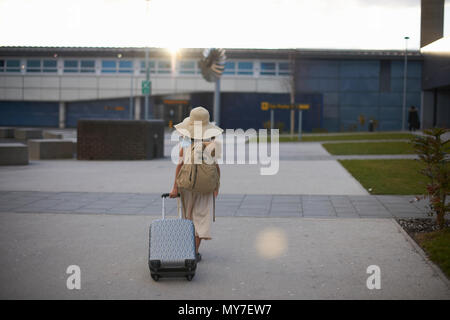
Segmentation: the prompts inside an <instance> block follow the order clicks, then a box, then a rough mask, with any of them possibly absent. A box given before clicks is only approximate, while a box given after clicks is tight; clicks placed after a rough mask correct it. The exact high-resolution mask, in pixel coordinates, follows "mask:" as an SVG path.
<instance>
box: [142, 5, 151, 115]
mask: <svg viewBox="0 0 450 320" xmlns="http://www.w3.org/2000/svg"><path fill="white" fill-rule="evenodd" d="M145 3H146V8H145V15H146V19H147V21H146V22H147V23H146V25H147V28H148V21H149V15H150V8H149V7H150V0H145ZM145 32H147V30H146V31H145ZM149 51H150V48H149V44H148V42H147V45H146V48H145V80H146V83H147V85H148V86H149V89H150V63H149V61H148V57H149ZM150 90H151V89H150ZM150 90H148V91H147V92H146V93H145V104H144V110H145V118H144V119H145V120H147V119H148V115H149V110H148V109H149V106H148V105H149V100H150Z"/></svg>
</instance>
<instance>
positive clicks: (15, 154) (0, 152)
mask: <svg viewBox="0 0 450 320" xmlns="http://www.w3.org/2000/svg"><path fill="white" fill-rule="evenodd" d="M26 164H28V146H27V145H25V144H23V143H0V165H3V166H5V165H26Z"/></svg>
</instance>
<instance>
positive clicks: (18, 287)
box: [0, 213, 450, 299]
mask: <svg viewBox="0 0 450 320" xmlns="http://www.w3.org/2000/svg"><path fill="white" fill-rule="evenodd" d="M154 218H155V217H146V216H133V215H132V216H130V215H120V216H119V215H58V214H11V213H5V214H2V215H0V222H1V223H0V252H1V254H2V268H1V271H0V281H1V283H2V286H1V289H0V298H2V299H6V298H7V299H46V298H48V299H449V298H450V289H449V287H448V282H446V281H444V280H443V279H442V278H441V277H440V276H439V275H438V274H437V273H436V272H435V271H434V269H433V268H432V267H431V266H430V264H429V262H428V261H427V260H426V259H425V258H424V257H423V256H422V255H421V254H420V253H419V252H417V251H416V250H415V249H414V247H413V246H412V245H411V243H410V242H409V241H407V239H406V238H405V235H404V233H402V232H400V231H399V229H398V228H399V226H398V225H397V224H396V223H395V222H394V221H393V220H392V219H352V218H348V219H331V220H330V219H296V218H227V217H221V218H220V222H217V223H215V224H214V226H213V228H214V229H213V232H214V233H213V237H214V239H213V240H211V241H205V242H204V243H202V247H201V252H202V255H203V260H202V261H201V262H200V263H199V266H198V269H197V274H196V276H195V278H194V280H193V281H192V282H187V281H186V280H184V279H179V280H178V279H175V280H169V281H164V280H160V281H159V282H154V281H152V280H151V278H150V275H149V271H148V267H147V250H148V226H149V224H150V222H151V221H152V219H154ZM230 234H232V235H233V236H232V237H230ZM381 234H382V235H383V236H380V235H381ZM271 239H272V240H273V239H277V240H275V241H276V243H277V245H275V246H274V249H273V252H271V253H272V255H267V253H265V252H264V251H260V249H259V248H260V247H264V244H265V241H270V240H271ZM69 265H78V266H80V268H81V290H68V289H67V288H66V281H67V277H68V274H66V269H67V267H68V266H69ZM370 265H378V266H379V267H380V270H381V289H380V290H369V289H368V288H367V287H366V280H367V278H368V277H369V274H367V273H366V270H367V267H368V266H370Z"/></svg>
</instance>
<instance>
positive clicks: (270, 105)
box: [261, 102, 310, 111]
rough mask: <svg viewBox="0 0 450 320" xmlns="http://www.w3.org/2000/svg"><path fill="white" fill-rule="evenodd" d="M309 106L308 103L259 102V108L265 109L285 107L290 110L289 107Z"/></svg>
mask: <svg viewBox="0 0 450 320" xmlns="http://www.w3.org/2000/svg"><path fill="white" fill-rule="evenodd" d="M309 108H310V105H309V104H279V103H277V104H273V103H269V102H261V110H263V111H267V110H269V109H285V110H291V109H300V110H307V109H309Z"/></svg>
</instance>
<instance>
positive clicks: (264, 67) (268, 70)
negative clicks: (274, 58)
mask: <svg viewBox="0 0 450 320" xmlns="http://www.w3.org/2000/svg"><path fill="white" fill-rule="evenodd" d="M275 67H276V64H275V62H261V75H263V76H274V75H275V71H276V70H275Z"/></svg>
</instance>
